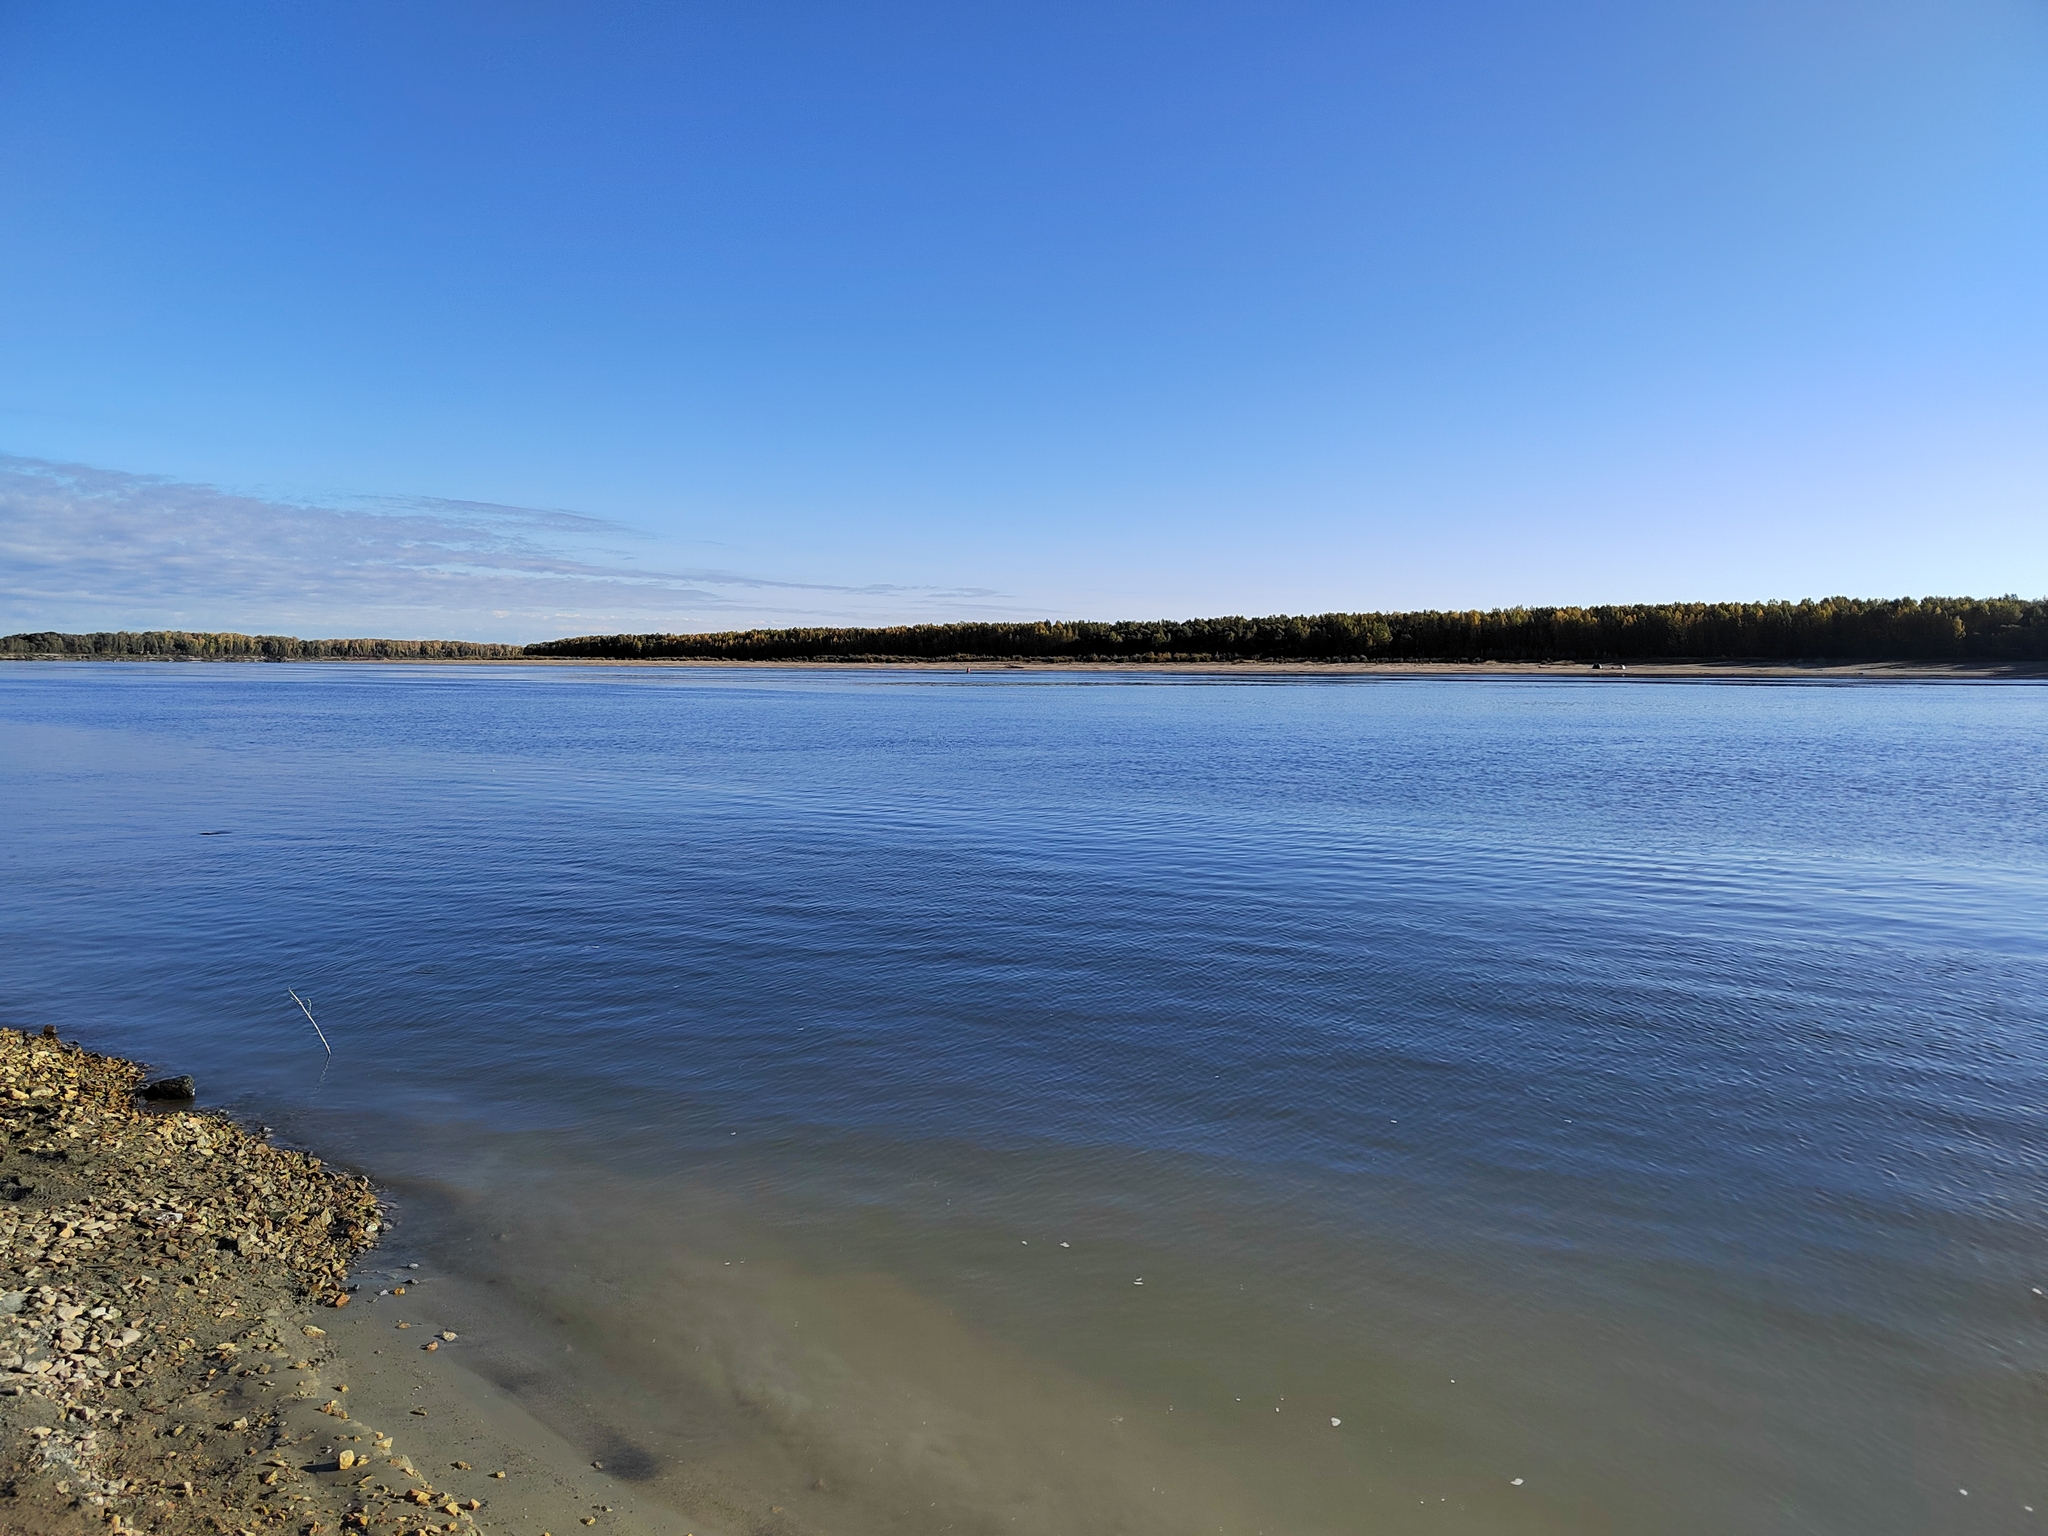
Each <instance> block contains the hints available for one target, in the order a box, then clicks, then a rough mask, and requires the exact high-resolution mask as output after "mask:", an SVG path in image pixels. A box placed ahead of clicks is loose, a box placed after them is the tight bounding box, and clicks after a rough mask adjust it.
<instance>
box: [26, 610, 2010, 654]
mask: <svg viewBox="0 0 2048 1536" xmlns="http://www.w3.org/2000/svg"><path fill="white" fill-rule="evenodd" d="M10 656H11V657H24V656H80V657H109V658H114V657H156V658H167V659H180V658H187V659H191V660H196V661H465V660H468V661H474V660H494V661H495V660H514V659H517V658H519V657H522V656H524V657H533V658H558V659H587V660H610V661H658V660H703V661H1131V662H1161V661H1435V662H1476V661H1581V662H1590V661H1614V662H1630V661H1983V662H2048V601H2042V600H2025V599H2021V598H2017V597H1996V598H1975V597H1925V598H1917V599H1916V598H1910V597H1902V598H1877V599H1872V598H1853V597H1831V598H1824V599H1821V600H1819V601H1812V600H1809V601H1806V602H1798V603H1634V604H1627V605H1620V606H1613V607H1602V608H1494V609H1489V610H1486V611H1483V612H1482V611H1480V610H1477V609H1474V610H1470V611H1466V612H1456V611H1452V612H1441V613H1439V612H1435V611H1430V612H1424V613H1324V614H1314V615H1302V616H1299V617H1292V616H1287V615H1278V616H1275V617H1272V618H1264V619H1246V618H1223V619H1161V620H1157V621H1152V622H1125V623H1119V624H1102V623H1094V622H1088V621H1072V622H1064V621H1054V620H1041V621H1037V622H1032V623H1019V624H911V625H902V626H898V627H895V628H889V629H749V630H731V631H727V632H724V633H720V634H697V635H585V636H581V637H579V638H575V639H568V640H549V641H545V642H542V643H541V644H538V645H527V646H518V645H490V644H484V643H480V642H475V641H469V640H297V639H293V638H292V637H290V636H288V635H238V634H210V633H195V632H188V631H183V630H142V631H118V632H109V633H101V634H91V635H63V634H55V633H42V634H22V635H9V636H7V637H6V638H4V639H0V657H10Z"/></svg>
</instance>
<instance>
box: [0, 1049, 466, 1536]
mask: <svg viewBox="0 0 2048 1536" xmlns="http://www.w3.org/2000/svg"><path fill="white" fill-rule="evenodd" d="M143 1075H144V1074H143V1070H142V1068H141V1067H139V1066H137V1065H136V1064H135V1063H133V1062H128V1061H121V1060H118V1059H116V1058H113V1057H108V1056H99V1055H95V1054H93V1053H92V1052H90V1051H86V1050H82V1049H80V1048H79V1047H77V1046H75V1045H68V1044H65V1043H62V1042H60V1041H58V1040H57V1039H55V1038H54V1035H53V1033H52V1032H49V1031H45V1033H44V1034H43V1035H40V1036H32V1035H27V1034H22V1033H17V1032H16V1031H14V1030H0V1196H4V1199H0V1531H7V1532H17V1531H18V1532H23V1533H36V1536H56V1533H61V1532H68V1531H73V1530H79V1531H83V1530H98V1531H107V1530H113V1531H146V1532H164V1533H179V1536H182V1533H187V1532H209V1533H211V1532H229V1531H246V1532H256V1531H270V1530H290V1531H293V1532H297V1533H305V1532H312V1533H316V1536H317V1533H319V1532H322V1531H338V1530H341V1529H343V1528H344V1527H347V1528H358V1529H359V1528H367V1527H368V1526H369V1524H370V1523H371V1521H372V1519H373V1518H375V1514H374V1513H373V1511H374V1510H375V1506H376V1504H377V1502H378V1500H377V1498H376V1496H375V1494H374V1487H375V1483H376V1480H375V1479H373V1480H371V1483H370V1485H369V1486H368V1487H358V1486H356V1482H357V1480H356V1479H354V1478H344V1477H343V1476H339V1475H337V1476H328V1477H323V1476H321V1475H320V1474H321V1473H322V1472H323V1471H327V1472H331V1473H336V1474H339V1473H341V1471H342V1456H343V1455H344V1454H345V1451H344V1449H343V1447H344V1435H343V1434H342V1433H341V1432H342V1431H345V1429H346V1427H347V1413H346V1410H345V1409H343V1408H342V1406H341V1404H340V1401H339V1398H338V1395H337V1397H336V1398H335V1399H333V1400H331V1401H329V1402H327V1403H318V1404H316V1403H315V1400H316V1399H317V1398H319V1397H320V1395H321V1382H322V1379H323V1374H324V1372H325V1368H326V1367H327V1366H328V1365H329V1363H330V1361H331V1359H332V1356H331V1354H330V1352H329V1351H328V1349H327V1348H326V1347H325V1337H326V1330H325V1329H324V1328H323V1327H322V1326H321V1324H320V1322H319V1318H320V1317H321V1316H327V1317H330V1318H331V1317H333V1316H334V1312H333V1310H332V1309H334V1308H335V1307H337V1306H344V1305H346V1304H347V1300H348V1293H347V1291H346V1290H345V1289H344V1287H345V1284H346V1277H347V1272H348V1268H349V1265H350V1263H351V1261H352V1260H353V1259H354V1258H355V1257H356V1255H357V1254H359V1253H360V1252H361V1251H362V1250H364V1249H365V1248H368V1247H370V1246H371V1245H372V1244H374V1243H375V1242H376V1240H377V1237H378V1234H379V1232H380V1230H381V1224H382V1214H381V1212H380V1210H379V1207H378V1203H377V1199H376V1197H375V1195H373V1194H372V1192H371V1190H370V1186H369V1182H368V1181H367V1180H365V1179H362V1178H359V1177H355V1176H352V1175H349V1174H344V1173H341V1172H339V1171H337V1170H335V1169H333V1168H329V1167H326V1166H323V1165H322V1163H321V1161H320V1160H319V1159H318V1158H316V1157H311V1156H308V1155H307V1154H305V1153H302V1152H295V1151H290V1150H287V1149H284V1148H281V1147H275V1146H272V1145H270V1144H269V1143H268V1142H266V1141H265V1140H264V1139H262V1138H261V1137H260V1136H257V1135H253V1134H251V1133H250V1132H248V1131H246V1130H244V1129H242V1128H241V1127H239V1126H236V1125H234V1124H232V1123H231V1122H229V1121H226V1120H224V1119H221V1118H219V1117H216V1116H213V1115H207V1114H198V1113H193V1112H191V1111H190V1110H185V1109H170V1110H167V1111H160V1110H157V1109H156V1108H155V1107H154V1106H145V1105H144V1104H143V1103H141V1102H139V1101H138V1099H137V1097H136V1094H137V1090H138V1089H139V1088H140V1086H141V1083H142V1079H143ZM343 1390H346V1389H345V1388H344V1389H343ZM293 1404H297V1405H306V1406H309V1407H311V1409H312V1411H313V1412H314V1413H316V1414H318V1413H319V1411H320V1410H321V1409H322V1408H324V1409H325V1410H326V1419H327V1421H328V1422H330V1423H332V1425H333V1426H334V1430H335V1431H336V1433H331V1434H328V1435H326V1436H322V1435H321V1434H319V1433H318V1432H317V1431H315V1430H309V1429H305V1428H301V1427H299V1426H297V1425H296V1424H294V1423H292V1422H290V1421H291V1419H292V1418H293V1415H292V1414H291V1413H290V1412H289V1411H288V1409H289V1405H293ZM387 1447H388V1442H387ZM376 1451H377V1446H376V1444H375V1442H370V1443H366V1444H364V1445H362V1446H361V1448H360V1450H358V1451H357V1452H356V1455H351V1456H349V1462H350V1463H354V1462H355V1460H356V1456H361V1457H362V1458H363V1461H364V1463H365V1464H367V1462H368V1460H369V1458H370V1457H371V1455H373V1454H374V1453H375V1452H376ZM376 1459H377V1461H378V1462H379V1464H380V1468H381V1470H383V1471H384V1472H385V1473H386V1477H385V1479H384V1480H385V1481H387V1482H390V1483H392V1484H396V1485H401V1486H402V1490H403V1491H402V1492H400V1493H397V1494H395V1495H394V1498H403V1499H404V1501H405V1502H406V1503H407V1504H409V1505H410V1506H411V1507H412V1508H413V1509H414V1510H416V1511H419V1512H421V1513H424V1512H425V1510H426V1508H427V1507H428V1504H431V1505H433V1506H439V1505H441V1504H442V1503H444V1502H445V1503H448V1504H452V1503H453V1501H452V1500H447V1501H444V1500H442V1499H440V1498H439V1497H438V1495H437V1494H436V1493H435V1492H434V1491H433V1490H431V1489H428V1490H427V1491H426V1492H425V1493H422V1494H418V1495H417V1496H414V1494H413V1490H414V1489H416V1488H425V1485H424V1483H422V1482H421V1481H420V1480H419V1479H418V1478H414V1477H408V1476H407V1475H406V1474H405V1473H404V1472H403V1471H401V1470H400V1469H399V1468H397V1467H394V1466H389V1465H386V1462H387V1458H386V1457H384V1456H381V1455H380V1456H377V1458H376ZM422 1499H424V1500H426V1501H428V1502H427V1504H423V1503H421V1502H420V1501H421V1500H422ZM386 1502H389V1501H386ZM433 1513H434V1516H435V1526H436V1527H437V1528H444V1529H455V1528H456V1525H455V1524H451V1523H450V1522H459V1519H460V1515H459V1514H458V1513H457V1512H456V1511H454V1510H453V1509H442V1508H439V1507H435V1508H434V1509H433ZM462 1513H467V1512H466V1511H465V1512H462ZM426 1524H427V1522H426V1521H425V1520H419V1521H416V1522H414V1528H415V1529H419V1528H423V1527H425V1526H426Z"/></svg>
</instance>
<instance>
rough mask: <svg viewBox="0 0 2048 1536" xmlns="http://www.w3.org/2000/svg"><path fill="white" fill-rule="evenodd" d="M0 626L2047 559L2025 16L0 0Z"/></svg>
mask: <svg viewBox="0 0 2048 1536" xmlns="http://www.w3.org/2000/svg"><path fill="white" fill-rule="evenodd" d="M0 207H4V208H5V209H6V210H7V211H6V215H5V224H6V229H7V234H6V237H5V239H0V455H5V456H6V457H5V458H4V459H0V625H4V626H5V627H7V628H20V627H26V626H35V627H43V626H57V627H66V628H76V627H100V626H110V625H117V624H118V625H129V626H133V625H143V624H178V625H186V626H192V627H235V628H244V629H248V628H264V629H284V630H291V631H294V632H298V633H316V632H317V633H362V632H366V631H370V630H381V631H384V632H403V633H418V634H427V633H435V634H465V635H475V636H479V637H491V638H513V639H519V638H533V637H538V636H542V635H548V634H560V633H573V632H583V631H587V630H595V629H611V628H636V629H640V628H663V629H693V628H707V627H709V628H722V627H727V626H730V625H734V624H746V623H792V622H821V621H838V620H859V621H882V620H916V619H926V618H948V617H1011V616H1038V615H1044V614H1053V615H1063V616H1087V617H1099V618H1116V617H1151V616H1186V615H1193V614H1203V613H1220V612H1254V613H1264V612H1276V611H1304V610H1323V609H1330V608H1374V607H1419V606H1490V605H1495V604H1505V603H1516V602H1532V603H1533V602H1592V601H1629V600H1663V599H1671V598H1689V597H1701V598H1707V597H1742V598H1755V597H1799V596H1807V595H1823V594H1826V593H1830V592H1849V593H1854V594H1859V595H1878V594H1886V595H1890V594H1897V593H1907V592H1910V593H1926V592H1971V593H1987V592H2004V591H2019V592H2023V593H2026V594H2028V595H2040V594H2042V593H2044V592H2048V280H2044V277H2043V274H2044V273H2048V6H2044V5H2043V4H2042V3H2041V0H1946V3H1939V4H1937V3H1888V0H1861V3H1848V0H1841V3H1834V0H1778V3H1770V4H1766V3H1749V0H1719V3H1713V4H1705V3H1700V4H1695V3H1691V0H1675V3H1665V4H1638V5H1623V4H1620V3H1588V0H1548V3H1545V4H1540V5H1539V4H1535V3H1502V0H1441V3H1432V4H1420V3H1416V4H1407V5H1398V6H1396V5H1370V4H1350V5H1343V6H1336V5H1318V4H1268V5H1263V6H1258V7H1252V6H1226V5H1214V4H1189V3H1184V4H1179V5H1173V6H1166V5H1130V4H1117V3H1113V0H1109V3H1105V0H1096V3H1091V4H1088V5H1076V6H1067V5H1061V4H1052V3H1044V0H1041V3H1035V4H1032V5H1029V6H1025V5H1008V6H1006V5H981V6H929V5H915V4H903V5H872V4H849V3H841V4H836V5H829V6H828V5H781V4H773V3H767V4H749V5H744V6H742V5H727V6H687V5H618V4H612V5H607V4H597V3H585V4H576V5H567V4H564V5H521V4H507V3H494V4H489V5H474V6H470V5H452V4H433V3H410V4H406V5H395V4H381V3H375V0H348V3H345V4H344V3H319V0H295V3H281V0H280V3H272V4H251V5H220V4H192V5H188V6H183V7H134V6H118V7H117V6H107V5H99V4H95V3H92V0H64V3H61V4H58V3H47V4H46V3H26V4H24V3H10V0H0Z"/></svg>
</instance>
